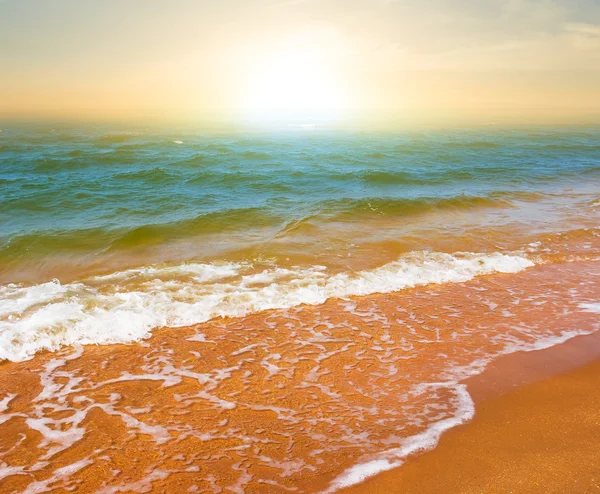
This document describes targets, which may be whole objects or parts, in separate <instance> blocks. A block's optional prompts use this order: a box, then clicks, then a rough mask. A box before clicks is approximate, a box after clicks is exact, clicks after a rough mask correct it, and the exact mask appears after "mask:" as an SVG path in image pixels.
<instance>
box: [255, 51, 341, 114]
mask: <svg viewBox="0 0 600 494" xmlns="http://www.w3.org/2000/svg"><path fill="white" fill-rule="evenodd" d="M320 48H322V49H320ZM327 55H328V54H327V50H326V49H325V47H319V46H318V45H316V44H315V43H314V42H313V43H310V42H306V41H305V42H298V41H297V40H295V41H294V42H293V43H290V42H287V43H282V44H281V46H280V47H279V48H278V49H277V50H276V51H275V52H272V53H269V54H267V55H265V56H262V57H260V59H259V60H258V61H257V62H256V63H255V64H253V65H252V67H251V69H250V73H249V75H248V76H247V78H246V80H245V91H244V96H243V107H244V110H245V113H246V117H247V118H249V119H251V120H257V121H261V120H279V121H287V122H290V123H292V122H293V123H306V122H309V121H310V122H321V121H333V120H336V119H338V118H340V117H341V114H342V112H343V110H344V109H345V108H346V107H347V106H348V95H347V93H346V88H345V87H344V84H343V82H342V81H343V78H342V77H341V74H339V73H336V70H335V67H336V66H335V64H333V63H331V57H329V56H327Z"/></svg>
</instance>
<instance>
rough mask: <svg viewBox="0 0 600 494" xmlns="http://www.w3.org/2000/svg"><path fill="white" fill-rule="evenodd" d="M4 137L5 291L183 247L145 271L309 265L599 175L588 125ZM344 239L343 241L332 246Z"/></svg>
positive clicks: (1, 261)
mask: <svg viewBox="0 0 600 494" xmlns="http://www.w3.org/2000/svg"><path fill="white" fill-rule="evenodd" d="M2 129H3V132H2V133H0V218H1V220H0V221H1V224H2V229H1V232H0V272H2V273H11V274H5V276H4V277H3V278H4V281H14V280H12V279H11V276H13V277H17V278H18V277H19V276H25V275H24V274H23V273H21V274H19V275H17V274H16V273H17V272H19V267H20V266H30V269H29V274H28V275H27V276H29V277H30V276H31V272H35V270H36V269H44V268H45V267H48V265H49V259H55V258H58V259H62V260H63V264H64V262H71V261H72V262H76V261H77V260H78V259H79V260H80V259H84V258H85V259H87V260H86V261H81V262H82V263H83V265H84V264H85V263H86V262H92V261H93V262H101V260H102V259H104V258H109V257H111V256H112V257H114V256H115V255H117V254H122V253H125V254H127V253H134V254H135V253H137V252H138V251H139V250H140V249H145V251H144V252H146V254H147V251H148V250H149V249H150V250H152V249H154V251H157V250H160V249H158V247H160V246H164V245H170V244H173V243H177V242H179V243H181V242H183V243H185V242H186V241H190V242H192V243H193V244H194V245H192V246H188V247H186V248H185V249H179V250H177V249H173V252H172V253H171V254H168V253H165V252H162V253H161V254H160V255H156V254H153V255H154V256H155V257H153V255H150V257H149V260H160V261H161V262H162V261H167V262H168V261H170V260H177V257H178V256H179V257H182V258H186V259H187V258H193V257H194V256H197V255H200V256H203V258H205V257H207V256H208V257H211V256H212V257H215V256H217V257H218V256H219V255H224V252H227V251H229V250H231V249H232V246H236V248H239V249H242V250H243V249H244V248H248V246H250V245H252V246H254V247H255V249H257V251H258V252H262V251H264V252H267V253H269V252H270V250H269V249H271V250H273V253H275V254H277V255H279V256H285V254H286V249H288V252H287V253H288V254H290V253H291V254H298V255H300V254H302V253H306V247H307V244H311V243H312V242H313V241H315V239H316V238H319V236H321V238H322V240H323V239H325V240H323V241H324V242H325V244H327V242H330V243H331V242H332V238H331V237H333V238H334V240H335V239H338V240H339V239H341V238H344V239H346V244H345V245H341V244H337V243H335V242H333V244H335V248H348V246H349V245H353V244H354V245H355V244H356V243H357V242H355V240H356V239H351V238H350V239H349V238H348V235H346V234H347V230H348V228H350V229H351V228H352V226H350V227H348V224H349V223H350V224H352V223H353V222H360V221H364V222H365V224H366V225H367V226H368V225H369V223H370V222H371V220H373V219H374V218H375V219H377V220H378V221H382V220H384V219H385V218H388V219H390V222H395V223H396V224H400V223H402V224H407V223H410V222H411V221H414V218H416V217H418V216H419V215H420V214H422V213H431V212H444V211H468V210H476V209H481V208H485V207H489V208H493V207H495V206H497V207H505V208H506V207H510V206H513V205H514V204H516V203H518V202H519V201H523V200H528V201H532V200H537V199H542V198H543V195H547V194H551V193H555V192H557V190H562V189H564V188H565V187H581V186H582V185H584V184H592V186H593V184H594V183H597V182H596V181H597V180H598V178H599V177H600V129H598V128H591V127H582V128H571V129H557V128H537V129H520V130H510V129H508V130H507V129H497V128H494V127H484V128H479V129H467V130H450V131H449V130H421V131H403V132H395V133H393V132H388V133H380V134H377V133H369V132H364V133H359V132H335V131H332V130H325V129H283V130H281V131H278V132H249V131H248V132H203V131H189V130H187V131H185V132H182V131H176V130H168V131H157V130H147V129H137V128H132V129H119V128H111V127H101V126H91V125H88V126H79V127H74V126H70V125H12V126H11V125H6V124H5V125H4V126H2ZM588 191H589V190H588ZM593 192H594V191H593V190H592V193H593ZM531 209H532V210H533V209H534V208H531ZM340 225H342V227H341V228H340ZM481 226H483V227H485V226H486V225H481ZM336 228H338V230H339V232H338V233H339V235H329V236H328V235H327V234H330V233H331V229H333V230H335V229H336ZM317 230H321V231H320V232H318V231H317ZM344 230H346V231H344ZM404 233H406V234H409V233H410V232H404ZM311 235H313V237H314V238H313V237H311ZM292 237H295V238H292ZM298 237H301V238H300V239H299V238H298ZM309 237H311V238H309ZM286 238H287V241H285V240H282V239H286ZM228 239H229V241H228ZM282 242H283V243H284V244H285V245H284V246H281V245H278V246H274V245H275V244H282ZM207 244H210V245H207ZM333 244H332V245H333ZM261 249H262V250H261ZM183 251H185V252H183ZM254 254H255V253H254ZM254 254H249V255H254ZM140 255H141V254H140ZM170 255H172V256H173V259H169V257H170ZM86 256H87V257H86ZM90 256H91V257H90ZM142 258H143V257H142ZM144 259H145V258H144ZM77 262H78V261H77ZM127 263H128V264H132V261H131V260H128V261H127ZM133 264H135V262H133ZM48 273H49V275H50V274H53V271H52V269H49V271H48ZM27 276H25V277H27Z"/></svg>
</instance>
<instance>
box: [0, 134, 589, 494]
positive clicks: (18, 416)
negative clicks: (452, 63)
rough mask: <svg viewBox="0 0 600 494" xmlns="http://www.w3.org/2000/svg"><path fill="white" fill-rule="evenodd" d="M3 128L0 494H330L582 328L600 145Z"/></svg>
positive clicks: (468, 413)
mask: <svg viewBox="0 0 600 494" xmlns="http://www.w3.org/2000/svg"><path fill="white" fill-rule="evenodd" d="M0 129H1V132H0V226H1V228H0V491H2V492H28V493H29V492H30V493H34V492H46V491H50V490H52V489H59V490H60V489H62V490H65V491H72V490H76V489H78V492H103V493H112V492H150V491H155V492H214V493H219V492H233V493H242V492H269V493H279V492H288V491H293V492H334V491H337V490H339V489H343V488H344V487H346V486H349V485H352V484H356V483H359V482H361V481H362V480H364V479H365V478H366V477H368V476H370V475H374V474H376V473H378V472H380V471H383V470H387V469H390V468H396V467H400V466H401V465H402V463H403V462H404V461H405V459H406V458H407V457H408V456H410V455H412V454H415V453H416V452H418V451H421V450H426V449H430V448H433V447H435V445H436V444H437V441H438V439H439V437H440V435H441V434H442V433H443V432H444V431H446V430H447V429H449V428H451V427H454V426H456V425H458V424H461V423H464V422H466V421H468V420H470V419H471V418H472V416H473V414H474V413H475V411H476V406H475V404H474V402H473V400H472V399H471V397H470V395H469V392H468V389H467V386H466V384H465V383H464V382H463V381H464V380H465V379H466V378H468V377H469V376H473V375H475V374H478V373H480V372H482V371H483V369H485V367H486V365H487V364H488V363H489V362H492V361H493V360H495V359H496V358H498V357H499V356H501V355H505V354H508V353H512V352H516V351H534V350H537V349H541V348H546V347H549V346H553V345H557V344H560V343H562V342H564V341H566V340H567V339H569V338H572V337H574V336H577V335H582V334H589V333H592V332H595V331H597V330H598V329H600V318H599V317H598V314H599V313H600V224H599V220H600V127H595V126H589V125H587V126H571V127H559V126H551V125H547V126H542V125H538V126H535V127H530V126H525V125H523V126H513V127H504V126H497V125H486V126H479V127H468V128H452V129H448V128H435V127H420V128H418V129H417V128H412V129H397V130H386V131H374V130H363V131H361V130H357V129H352V130H349V129H335V128H328V127H319V126H301V127H292V126H282V127H280V128H277V129H260V130H259V129H224V128H221V129H205V128H199V129H196V128H192V127H191V126H186V127H181V128H177V127H176V126H170V127H163V128H160V127H156V126H154V127H151V126H143V125H125V124H120V125H117V124H110V125H109V124H84V123H77V124H74V123H55V122H51V123H50V122H44V123H36V124H31V123H29V124H25V123H15V122H2V123H1V124H0Z"/></svg>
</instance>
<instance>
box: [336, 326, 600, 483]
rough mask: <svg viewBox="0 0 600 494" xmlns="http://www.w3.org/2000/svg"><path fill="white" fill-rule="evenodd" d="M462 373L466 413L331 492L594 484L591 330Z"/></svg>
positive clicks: (598, 429) (598, 471)
mask: <svg viewBox="0 0 600 494" xmlns="http://www.w3.org/2000/svg"><path fill="white" fill-rule="evenodd" d="M462 382H463V383H464V384H466V385H467V389H468V392H469V394H470V395H471V397H472V399H473V402H474V403H475V415H474V417H473V418H472V419H471V420H470V421H468V422H467V423H464V424H461V425H458V426H456V427H453V428H451V429H449V430H448V431H446V432H445V433H443V435H442V436H441V438H440V441H439V443H438V444H437V445H436V446H435V447H434V448H433V449H430V450H425V451H420V452H417V453H414V454H412V455H410V456H409V457H408V458H407V459H406V460H404V463H403V464H402V465H401V466H399V467H395V468H392V469H390V470H387V471H383V472H381V473H378V474H376V475H374V476H372V477H369V478H366V479H365V480H364V481H362V482H361V483H359V484H354V485H351V486H348V487H345V488H343V489H339V490H338V491H337V492H340V493H343V494H367V493H375V494H377V493H380V492H381V493H384V492H385V493H386V494H387V493H389V492H403V493H405V492H406V493H411V492H415V493H417V492H419V493H420V492H428V493H430V492H431V493H437V492H439V493H444V494H447V493H453V492H461V493H471V492H473V493H475V492H486V493H488V492H498V493H500V492H502V493H504V492H557V493H558V492H574V493H575V492H592V491H594V492H595V491H596V490H598V491H600V451H598V448H597V447H596V448H594V445H597V444H598V443H599V442H600V412H598V410H600V392H598V384H600V331H596V332H595V333H592V334H588V335H580V336H575V337H573V338H571V339H569V340H567V341H566V342H564V343H561V344H559V345H555V346H552V347H549V348H544V349H540V350H535V351H519V352H516V353H512V354H508V355H504V356H502V357H499V358H498V359H497V360H494V361H493V362H491V363H490V364H489V365H488V366H487V367H486V369H485V370H484V371H483V372H482V373H481V374H478V375H475V376H472V377H469V378H467V379H465V380H464V381H462ZM534 465H535V466H534ZM578 465H579V466H578ZM565 489H567V490H565Z"/></svg>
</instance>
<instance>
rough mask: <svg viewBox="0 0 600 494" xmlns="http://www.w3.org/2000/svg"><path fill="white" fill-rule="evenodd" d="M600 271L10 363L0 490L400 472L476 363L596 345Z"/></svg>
mask: <svg viewBox="0 0 600 494" xmlns="http://www.w3.org/2000/svg"><path fill="white" fill-rule="evenodd" d="M599 275H600V264H599V263H598V262H597V261H587V262H573V263H564V264H547V265H541V266H536V267H534V268H531V269H528V270H526V271H523V272H521V273H517V274H501V275H492V276H486V277H481V278H477V279H473V280H471V281H469V282H466V283H459V284H442V285H428V286H424V287H418V288H415V289H412V290H409V291H403V292H398V293H392V294H378V295H370V296H368V297H359V298H355V299H351V300H330V301H328V302H327V303H325V304H322V305H319V306H301V307H297V308H294V309H290V310H273V311H267V312H261V313H257V314H252V315H249V316H247V317H245V318H241V319H218V320H214V321H211V322H208V323H204V324H200V325H197V326H192V327H188V328H168V329H163V330H160V331H156V332H155V334H154V335H153V336H152V338H150V339H147V340H144V341H141V342H140V343H138V344H136V345H113V346H87V347H85V348H81V347H77V348H65V349H63V350H60V351H58V352H56V353H44V354H40V355H38V356H36V358H35V359H32V360H29V361H24V362H17V363H5V364H4V365H1V366H0V390H3V395H2V396H0V437H2V440H1V441H0V454H1V456H2V461H3V463H2V464H0V476H3V478H2V479H0V491H1V492H23V491H25V490H26V489H29V490H30V491H31V492H36V491H43V490H44V489H48V488H54V489H62V490H63V491H66V490H74V489H77V491H78V492H104V493H113V492H135V491H137V492H150V491H154V492H186V491H187V492H234V493H235V492H268V493H274V492H287V491H288V490H291V491H297V492H322V491H325V490H327V489H330V490H331V489H335V488H337V487H339V486H340V482H339V481H338V479H339V477H340V475H343V474H344V472H346V471H347V470H348V469H351V468H353V467H354V466H355V465H357V464H361V465H363V464H365V463H366V462H369V461H371V460H372V459H373V458H376V459H377V458H380V457H381V456H378V455H385V457H386V458H390V459H391V461H394V462H397V461H399V460H402V461H403V460H404V455H403V453H402V452H401V451H398V449H402V448H403V447H404V446H405V444H406V442H407V441H410V438H414V437H415V435H419V434H422V433H426V434H428V436H427V437H429V438H434V439H436V438H437V432H436V431H437V430H439V428H437V429H435V428H434V429H432V428H431V427H432V426H434V425H435V424H440V423H445V424H446V425H444V428H448V427H451V426H453V425H456V424H458V423H461V422H462V421H465V420H469V419H470V417H471V410H472V401H471V397H470V396H469V395H468V394H467V393H466V389H465V385H464V384H463V383H460V382H459V381H458V380H459V379H464V378H465V377H466V376H468V375H474V374H477V373H478V372H480V370H481V366H482V365H483V363H485V362H490V360H493V359H494V358H498V357H499V356H500V355H502V354H507V353H510V352H514V351H516V350H517V349H519V348H539V347H540V345H541V346H542V347H543V346H548V345H556V344H557V343H558V342H559V341H561V340H562V341H564V340H565V339H567V338H568V337H569V336H574V335H575V334H576V333H577V332H579V333H584V332H585V333H594V332H596V334H598V333H597V331H598V329H600V326H599V321H598V314H597V313H595V312H590V311H589V310H585V309H583V308H582V307H581V304H582V303H588V304H589V303H595V302H596V301H597V299H598V293H599V292H598V286H597V280H598V279H599V278H598V276H599ZM573 330H575V333H573ZM570 341H576V339H575V340H570ZM586 341H588V340H586ZM589 341H592V340H589ZM595 341H597V340H595ZM591 347H592V345H589V344H587V343H586V344H582V349H585V350H586V351H587V350H588V349H590V348H591ZM561 348H562V351H561V354H564V355H566V353H565V348H568V347H567V346H564V345H563V346H561ZM542 354H544V353H543V352H530V353H529V354H527V355H528V361H531V360H530V359H531V358H532V356H536V355H542ZM544 355H546V354H544ZM506 358H509V357H502V358H501V359H506ZM535 358H541V357H535ZM590 358H591V357H590ZM501 359H499V360H498V362H500V360H501ZM558 360H559V359H556V358H554V359H551V362H550V364H552V365H550V367H551V368H555V366H554V364H553V363H552V362H555V361H558ZM567 360H569V359H567ZM571 360H572V361H578V360H577V358H574V359H571ZM567 363H568V362H567ZM493 369H494V364H492V366H491V367H488V371H487V373H486V374H485V376H488V377H487V378H485V379H496V380H497V381H501V382H503V383H505V384H506V383H510V380H508V378H507V377H506V376H514V379H513V380H512V382H513V383H520V382H522V381H523V376H521V375H520V373H519V372H512V371H516V370H517V366H515V365H511V366H510V372H508V371H507V372H505V371H502V370H501V369H499V371H498V374H497V376H496V378H494V373H493V372H494V371H493ZM527 375H530V374H529V373H527ZM500 378H501V379H500ZM481 379H484V377H481ZM423 383H425V384H423ZM507 386H508V384H507ZM489 387H490V386H486V385H485V381H481V385H480V386H479V390H480V392H479V395H478V394H477V393H478V392H477V389H478V387H477V386H476V385H475V384H474V381H473V383H472V384H471V388H472V392H473V396H475V397H476V399H480V398H481V394H482V392H481V390H484V389H487V388H489ZM494 387H495V388H498V387H499V385H498V384H495V385H494ZM508 387H510V386H508ZM507 389H508V388H507ZM478 396H479V398H478ZM482 403H483V402H482ZM486 407H487V405H485V406H484V408H481V407H479V405H478V408H477V419H476V420H479V416H480V413H479V412H480V410H485V409H486ZM502 407H503V405H494V406H492V407H491V409H492V410H496V409H499V408H500V409H501V408H502ZM515 417H516V415H515ZM475 423H477V422H475ZM503 434H504V433H503ZM443 437H446V436H443ZM449 437H451V436H450V435H449ZM587 437H589V434H588V435H587ZM444 441H445V439H444ZM552 441H553V442H552ZM552 441H551V442H550V443H549V444H550V445H553V444H560V443H559V442H557V441H558V439H553V440H552ZM486 445H487V446H486ZM482 447H488V448H489V449H490V451H492V452H494V453H498V454H500V453H501V452H502V451H503V450H502V447H501V446H497V445H496V444H495V443H490V441H488V440H484V442H483V443H482ZM549 448H550V450H552V447H551V446H549ZM529 450H531V451H534V450H533V449H531V448H530V449H529ZM529 450H528V451H529ZM442 451H443V450H442ZM473 451H475V450H473ZM446 458H447V461H448V462H449V466H452V465H453V464H454V460H453V458H454V456H453V454H450V455H448V456H447V457H446ZM400 471H404V469H401V470H400ZM423 472H424V474H425V477H429V476H430V474H429V473H428V472H427V470H425V471H423ZM471 473H472V472H471ZM415 482H416V483H415V484H414V486H415V488H419V492H428V491H427V490H426V489H425V490H423V489H420V485H421V484H420V483H419V482H420V480H419V479H418V478H417V479H416V481H415ZM384 485H385V486H386V487H385V488H386V490H389V487H388V486H387V484H384ZM361 492H365V491H361ZM367 492H373V491H372V490H369V491H367ZM433 492H435V491H433ZM445 492H452V491H451V490H450V491H448V490H446V491H445ZM456 492H462V491H460V490H458V491H456Z"/></svg>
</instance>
